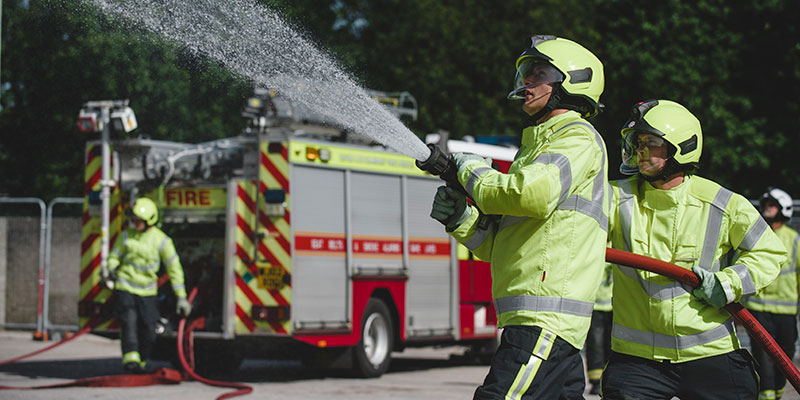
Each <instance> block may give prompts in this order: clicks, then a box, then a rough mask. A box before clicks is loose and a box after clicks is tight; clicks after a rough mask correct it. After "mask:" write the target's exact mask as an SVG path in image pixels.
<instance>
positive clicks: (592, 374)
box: [586, 368, 603, 381]
mask: <svg viewBox="0 0 800 400" xmlns="http://www.w3.org/2000/svg"><path fill="white" fill-rule="evenodd" d="M586 372H587V375H589V380H590V381H599V380H600V378H602V377H603V369H602V368H598V369H590V370H588V371H586Z"/></svg>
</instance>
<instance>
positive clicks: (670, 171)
mask: <svg viewBox="0 0 800 400" xmlns="http://www.w3.org/2000/svg"><path fill="white" fill-rule="evenodd" d="M678 172H681V166H680V164H678V162H677V161H675V159H674V158H670V159H669V160H667V162H666V164H664V168H661V173H659V174H658V175H655V176H647V175H645V174H642V173H639V175H641V176H642V179H644V180H646V181H648V182H655V181H666V180H667V179H669V177H671V176H672V175H675V174H676V173H678Z"/></svg>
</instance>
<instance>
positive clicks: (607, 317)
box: [586, 263, 614, 394]
mask: <svg viewBox="0 0 800 400" xmlns="http://www.w3.org/2000/svg"><path fill="white" fill-rule="evenodd" d="M612 266H613V264H610V263H606V268H605V270H604V271H603V281H602V282H600V289H598V290H597V298H596V299H595V301H594V311H592V324H591V325H590V326H589V336H588V337H587V338H586V370H587V374H588V375H589V384H591V385H592V387H591V388H590V389H589V394H599V393H600V377H601V376H602V375H603V367H604V366H605V364H606V360H608V356H609V354H611V321H612V318H613V313H612V312H611V310H612V308H611V288H612V282H613V281H614V280H613V277H612V269H611V267H612Z"/></svg>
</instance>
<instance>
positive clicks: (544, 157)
mask: <svg viewBox="0 0 800 400" xmlns="http://www.w3.org/2000/svg"><path fill="white" fill-rule="evenodd" d="M559 130H560V129H559ZM533 162H534V163H540V164H554V165H555V166H556V167H558V178H559V180H560V181H561V193H560V194H559V196H558V203H559V204H561V203H562V202H563V201H564V200H566V199H567V195H569V189H570V187H572V167H571V166H570V164H569V158H567V156H565V155H563V154H559V153H542V154H539V155H538V156H537V157H536V159H534V160H533Z"/></svg>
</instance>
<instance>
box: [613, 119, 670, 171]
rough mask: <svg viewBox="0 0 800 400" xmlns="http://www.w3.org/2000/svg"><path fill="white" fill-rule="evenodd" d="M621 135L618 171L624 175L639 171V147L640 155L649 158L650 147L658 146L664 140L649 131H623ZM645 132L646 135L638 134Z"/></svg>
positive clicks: (662, 143)
mask: <svg viewBox="0 0 800 400" xmlns="http://www.w3.org/2000/svg"><path fill="white" fill-rule="evenodd" d="M623 132H624V133H623V135H622V149H621V150H622V164H621V165H620V167H619V170H620V172H622V173H623V174H626V175H633V174H635V173H637V172H639V154H638V153H639V149H640V148H641V152H642V156H643V157H645V158H650V149H651V148H658V147H661V146H663V145H664V143H665V142H666V141H665V140H664V139H663V138H660V137H657V136H654V135H653V134H651V133H650V132H642V131H636V130H627V132H625V131H623ZM642 133H646V134H647V135H644V136H642V137H641V138H639V134H642Z"/></svg>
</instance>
